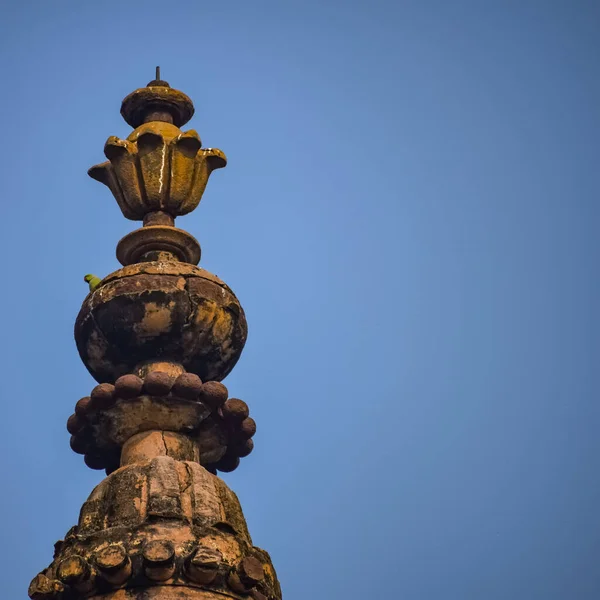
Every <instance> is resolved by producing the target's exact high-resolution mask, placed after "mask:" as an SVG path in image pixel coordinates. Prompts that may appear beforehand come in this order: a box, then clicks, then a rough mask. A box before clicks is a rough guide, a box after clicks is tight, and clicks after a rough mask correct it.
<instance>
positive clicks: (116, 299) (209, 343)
mask: <svg viewBox="0 0 600 600" xmlns="http://www.w3.org/2000/svg"><path fill="white" fill-rule="evenodd" d="M174 264H176V265H178V268H174V266H173V265H174ZM161 271H162V272H161ZM246 336H247V325H246V319H245V316H244V312H243V310H242V307H241V306H240V304H239V302H238V300H237V298H236V297H235V296H234V294H233V292H231V290H230V289H229V288H228V287H227V286H226V285H225V284H224V283H222V282H220V281H219V280H218V278H215V277H214V276H208V275H207V272H206V271H204V270H203V269H199V268H197V267H193V266H192V265H186V264H184V263H168V262H165V263H140V264H138V265H132V266H131V267H126V268H125V269H121V270H120V271H117V272H116V273H113V274H112V275H110V276H108V277H106V278H105V279H104V280H103V282H102V283H101V284H100V286H99V287H98V288H96V290H95V291H94V292H93V293H91V294H90V295H88V297H87V298H86V299H85V301H84V303H83V306H82V308H81V311H80V312H79V315H78V317H77V321H76V325H75V340H76V342H77V348H78V350H79V354H80V356H81V359H82V360H83V362H84V364H85V365H86V367H87V368H88V370H89V371H90V373H91V374H92V376H93V377H94V378H95V379H96V380H97V381H100V382H109V383H112V382H114V381H115V380H116V379H117V378H118V377H120V376H121V375H125V374H127V373H131V372H134V370H135V368H136V366H137V365H138V364H140V363H144V362H147V361H152V360H160V359H161V358H162V357H168V358H169V360H172V361H176V362H178V363H180V364H181V365H183V367H184V368H185V369H186V371H188V372H190V373H194V374H196V375H198V376H199V377H200V379H202V380H203V381H220V380H221V379H223V378H224V377H225V376H226V375H227V374H228V373H229V371H231V369H232V368H233V366H234V365H235V363H236V362H237V360H238V359H239V357H240V354H241V352H242V350H243V347H244V344H245V342H246Z"/></svg>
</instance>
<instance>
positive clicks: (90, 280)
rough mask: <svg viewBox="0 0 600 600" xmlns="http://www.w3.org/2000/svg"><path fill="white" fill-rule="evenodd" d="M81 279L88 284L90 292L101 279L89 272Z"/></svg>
mask: <svg viewBox="0 0 600 600" xmlns="http://www.w3.org/2000/svg"><path fill="white" fill-rule="evenodd" d="M83 280H84V281H85V282H87V283H88V284H89V286H90V292H93V291H94V290H95V289H96V288H97V287H98V286H99V285H100V282H101V281H102V280H101V279H100V277H96V276H95V275H91V274H88V275H86V276H85V277H84V278H83Z"/></svg>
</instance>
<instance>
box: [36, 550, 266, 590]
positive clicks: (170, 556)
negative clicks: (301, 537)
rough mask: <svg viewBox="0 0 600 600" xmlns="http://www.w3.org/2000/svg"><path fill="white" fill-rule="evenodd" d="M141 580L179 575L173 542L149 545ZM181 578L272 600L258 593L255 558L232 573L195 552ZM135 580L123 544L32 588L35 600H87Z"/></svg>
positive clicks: (259, 568)
mask: <svg viewBox="0 0 600 600" xmlns="http://www.w3.org/2000/svg"><path fill="white" fill-rule="evenodd" d="M141 557H142V563H141V568H142V570H143V575H144V576H145V577H146V578H147V579H148V580H150V581H153V582H157V583H159V582H165V581H167V580H169V579H171V578H172V577H173V576H174V575H175V573H176V569H177V563H176V558H177V557H176V552H175V548H174V546H173V544H172V543H171V542H170V541H169V540H153V541H150V542H147V543H146V544H145V545H144V546H143V548H142V551H141ZM183 574H184V576H185V578H187V579H188V580H189V581H190V582H193V583H196V584H199V585H211V584H222V583H225V582H226V583H227V585H228V586H229V587H230V588H231V589H232V590H233V591H235V592H237V593H240V594H249V593H250V594H251V595H252V597H253V598H255V599H256V600H263V599H264V600H268V599H267V597H266V596H265V595H264V594H262V592H260V591H259V590H257V589H255V588H256V586H257V585H259V584H261V582H263V580H264V579H265V573H264V568H263V565H262V564H261V562H260V561H259V560H258V559H256V558H255V557H253V556H246V557H244V558H243V559H242V560H241V561H240V562H239V563H238V564H237V565H235V566H234V567H230V566H228V565H226V564H224V563H223V557H222V555H221V553H220V552H219V551H218V550H214V549H211V548H204V547H197V548H195V549H194V550H193V551H192V553H191V554H189V555H188V556H187V557H185V558H184V560H183ZM132 576H133V567H132V560H131V557H130V556H129V554H128V553H127V551H126V550H125V548H124V547H123V546H122V545H121V544H110V545H108V546H104V547H103V548H101V549H99V550H98V551H96V552H95V553H94V554H93V556H92V558H91V560H90V561H88V560H86V559H85V558H83V557H82V556H79V555H72V556H69V557H67V558H64V559H63V560H61V561H60V562H59V563H58V565H57V567H56V572H55V578H51V577H48V576H47V575H45V574H42V573H40V574H39V575H37V576H36V577H35V578H34V579H33V581H32V582H31V584H30V586H29V597H30V598H31V599H32V600H50V599H56V600H58V599H60V598H62V596H63V595H64V593H65V592H66V591H75V592H78V593H80V594H86V595H87V594H89V593H91V592H92V591H94V590H95V589H96V588H97V587H98V586H99V584H101V587H106V586H107V585H108V586H109V587H123V586H124V585H125V584H126V583H127V581H128V580H129V579H131V577H132Z"/></svg>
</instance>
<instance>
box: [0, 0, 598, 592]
mask: <svg viewBox="0 0 600 600" xmlns="http://www.w3.org/2000/svg"><path fill="white" fill-rule="evenodd" d="M599 28H600V4H599V3H598V2H595V1H593V0H590V1H583V0H579V1H571V2H568V1H566V0H564V1H555V0H545V1H535V0H520V1H518V2H517V1H510V0H506V1H491V0H489V1H486V0H479V1H475V0H471V1H469V0H455V1H453V2H449V1H447V0H419V1H417V0H410V1H404V0H398V1H396V2H392V1H389V2H383V1H375V0H373V1H371V2H358V1H349V2H341V1H339V0H321V2H317V1H313V0H307V1H305V2H281V1H279V2H275V1H264V2H261V1H260V0H258V1H255V2H251V3H250V2H240V1H230V2H227V3H215V2H192V1H182V0H173V1H171V2H169V3H165V2H157V1H155V0H146V1H145V2H141V1H130V2H116V1H112V0H111V1H104V2H102V3H92V2H67V1H56V2H42V1H37V2H36V1H33V2H22V3H17V2H13V3H9V4H7V6H5V7H4V8H3V14H2V20H1V22H0V58H1V59H2V60H1V64H2V75H1V78H2V82H3V86H2V93H1V94H0V114H2V116H3V131H4V134H3V139H4V143H3V144H2V145H1V146H0V170H1V174H2V198H3V201H2V205H1V206H2V219H0V240H1V242H0V243H1V245H2V256H3V257H4V260H3V282H4V283H3V287H2V289H3V293H2V294H1V295H0V308H1V314H2V315H3V321H2V327H3V331H2V334H3V335H2V337H3V339H4V344H3V345H2V349H1V353H2V362H1V363H0V364H2V368H3V374H2V375H1V377H0V394H1V397H2V410H3V414H4V417H3V418H2V419H1V420H0V440H1V442H0V445H1V447H0V450H1V451H2V459H1V467H2V477H3V481H4V491H3V492H2V494H1V495H0V510H1V514H2V515H3V519H2V525H1V527H2V538H3V539H4V543H3V544H2V549H0V561H1V564H2V565H3V570H4V572H5V583H4V584H3V585H4V590H5V591H4V595H5V596H6V597H7V598H9V597H10V598H25V597H26V590H27V586H28V584H29V581H30V580H31V578H32V577H33V576H34V575H35V574H36V573H38V572H39V571H40V570H41V569H42V568H44V567H46V566H47V564H48V563H49V562H50V560H51V557H52V548H53V543H54V542H55V541H56V540H57V539H59V538H61V537H62V536H63V535H64V534H65V533H66V531H67V530H68V529H69V528H70V527H71V526H72V525H73V524H75V522H76V520H77V516H78V511H79V508H80V506H81V504H82V503H83V501H84V500H85V499H86V497H87V495H88V494H89V493H90V491H91V490H92V488H93V486H94V485H96V483H97V482H98V481H99V480H100V477H101V475H100V474H99V473H98V472H93V471H90V470H89V469H87V468H86V467H84V465H83V462H82V460H81V457H79V456H76V455H75V454H73V453H72V452H71V451H70V449H69V444H68V434H67V432H66V430H65V422H66V419H67V417H68V416H69V414H70V413H71V412H72V409H73V406H74V404H75V402H76V401H77V399H78V398H80V397H81V396H83V395H86V394H87V393H89V390H90V389H91V388H92V386H93V385H94V382H93V381H92V379H91V377H90V376H89V375H88V373H87V372H86V370H85V368H84V367H83V365H82V364H81V362H80V361H79V358H78V355H77V351H76V348H75V344H74V341H73V333H72V328H73V323H74V320H75V317H76V315H77V312H78V310H79V307H80V305H81V302H82V300H83V298H84V297H85V295H86V286H85V284H84V282H83V281H82V277H83V275H84V274H85V273H87V272H90V271H91V272H93V273H96V274H98V275H101V276H104V275H106V274H108V273H109V272H111V271H114V270H116V269H117V268H118V263H117V261H116V259H115V247H116V244H117V242H118V240H119V239H120V238H121V237H122V236H123V235H125V234H126V233H127V232H129V231H131V230H132V229H134V228H135V226H136V224H135V223H133V222H130V221H126V220H125V219H124V218H123V217H122V216H121V214H120V212H119V210H118V208H117V205H116V202H115V201H114V200H113V199H112V197H111V195H110V194H109V192H108V190H107V189H106V188H104V186H102V185H100V184H98V183H97V182H95V181H93V180H91V179H90V178H88V176H87V175H86V171H87V169H88V167H90V166H91V165H93V164H96V163H98V162H100V161H102V160H103V153H102V148H103V145H104V142H105V140H106V138H107V137H108V136H109V135H118V136H120V137H125V136H126V135H127V134H128V132H129V131H130V129H129V127H128V126H127V125H126V124H125V122H124V121H123V120H122V119H121V117H120V115H119V107H120V102H121V100H122V98H123V97H124V96H125V95H127V94H128V93H129V92H131V91H132V90H133V89H135V88H137V87H141V86H143V85H145V84H146V83H147V82H148V81H149V80H150V79H152V78H153V74H154V67H155V65H157V64H159V65H161V67H162V75H163V78H165V79H166V80H167V81H169V82H170V83H171V85H172V86H174V87H176V88H179V89H181V90H183V91H185V92H186V93H187V94H189V95H190V96H191V98H192V99H193V101H194V103H195V106H196V116H195V118H194V119H193V120H192V122H191V123H190V125H189V126H190V127H193V128H194V129H196V130H198V132H199V133H200V135H201V137H202V139H203V141H204V143H205V144H206V145H207V146H213V147H218V148H221V149H222V150H223V151H224V152H225V153H226V154H227V156H228V159H229V165H228V166H227V168H226V169H224V170H222V171H218V172H216V173H215V174H214V175H213V177H212V178H211V181H210V182H209V185H208V188H207V191H206V193H205V196H204V199H203V201H202V204H201V205H200V207H199V208H198V209H197V210H196V211H195V212H194V213H193V214H191V215H189V216H187V217H185V218H182V219H180V220H179V221H178V223H179V224H180V225H181V226H182V227H184V228H186V229H188V230H189V231H190V232H191V233H193V234H194V235H195V236H196V237H198V239H199V240H200V243H201V244H202V248H203V259H202V263H201V265H202V266H203V267H205V268H206V269H208V270H210V271H212V272H214V273H216V274H217V275H219V276H220V277H221V278H223V279H224V280H225V281H227V283H228V284H229V285H230V286H231V287H232V288H233V290H234V291H235V292H236V294H237V295H238V297H239V299H240V301H241V302H242V305H243V306H244V308H245V310H246V315H247V318H248V321H249V338H248V343H247V345H246V349H245V351H244V354H243V355H242V358H241V360H240V362H239V363H238V366H237V367H236V368H235V370H234V371H233V373H232V374H231V375H230V376H229V377H228V378H227V380H226V384H227V385H228V387H229V389H230V391H231V393H232V395H235V396H238V397H241V398H243V399H245V400H246V401H247V402H248V404H249V405H250V408H251V412H252V414H253V416H254V417H255V418H256V420H257V422H258V433H257V436H256V439H255V441H256V450H255V452H254V453H253V454H252V455H251V456H250V457H249V458H247V459H245V460H244V461H243V462H242V466H241V468H240V469H239V470H238V471H236V472H235V473H232V474H230V475H226V476H225V478H226V481H227V483H228V484H229V485H230V486H231V487H232V488H233V489H234V490H235V491H236V492H237V493H238V495H239V497H240V499H241V501H242V504H243V506H244V509H245V513H246V517H247V520H248V523H249V526H250V530H251V533H252V535H253V538H254V542H255V544H257V545H258V546H261V547H264V548H266V549H267V550H268V551H269V552H270V553H271V555H272V558H273V561H274V564H275V567H276V569H277V571H278V574H279V577H280V580H281V583H282V586H283V590H284V594H285V598H286V600H301V599H302V600H304V599H306V598H314V599H329V598H340V599H341V598H344V599H347V600H353V599H356V600H358V599H361V600H362V599H364V598H370V599H373V600H379V599H381V600H383V599H386V600H387V599H395V598H398V599H400V598H402V599H403V600H442V599H443V600H471V599H472V600H506V599H507V598H511V599H513V600H538V599H539V600H542V599H543V600H565V599H567V598H569V599H574V600H588V599H589V600H591V599H595V598H597V597H598V595H599V594H600V569H598V559H599V557H600V519H599V517H598V506H600V479H599V477H600V475H599V473H600V436H599V435H598V431H599V429H600V405H599V403H598V392H599V389H600V376H599V369H598V366H597V365H598V360H599V359H600V343H599V340H600V320H599V315H598V310H599V309H598V307H599V306H600V290H599V281H598V267H597V263H598V256H599V250H600V248H599V236H598V223H599V218H600V210H599V207H598V206H599V205H598V198H599V194H600V169H599V168H598V150H599V148H598V140H599V139H600V76H599V71H598V65H599V63H600V42H599V41H598V30H599Z"/></svg>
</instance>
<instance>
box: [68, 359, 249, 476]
mask: <svg viewBox="0 0 600 600" xmlns="http://www.w3.org/2000/svg"><path fill="white" fill-rule="evenodd" d="M142 394H147V395H150V396H159V397H160V396H162V397H168V396H175V397H178V398H183V399H185V400H190V401H196V402H202V403H204V404H205V405H206V406H208V407H209V408H210V409H211V411H213V412H214V413H215V415H216V416H218V417H219V418H220V420H221V422H222V426H223V429H224V432H225V435H226V437H227V440H228V443H227V452H226V454H225V456H223V457H222V458H221V459H220V460H219V461H218V462H217V463H215V464H212V465H206V467H207V468H208V469H209V470H211V472H216V470H219V471H223V472H230V471H233V470H234V469H236V468H237V467H238V465H239V463H240V458H243V457H245V456H248V455H249V454H250V453H251V452H252V450H253V449H254V442H253V441H252V439H251V438H252V437H253V436H254V434H255V433H256V422H255V421H254V419H252V418H251V417H250V416H249V409H248V405H247V404H246V403H245V402H244V401H243V400H240V399H238V398H230V399H227V396H228V390H227V388H226V387H225V386H224V385H223V384H222V383H219V382H216V381H208V382H206V383H203V382H202V381H201V380H200V378H199V377H198V376H197V375H195V374H193V373H183V374H181V375H180V376H179V377H177V379H175V380H173V378H172V377H171V376H170V375H169V374H167V373H164V372H162V371H153V372H150V373H148V375H146V377H145V378H144V379H141V378H140V377H138V376H137V375H133V374H129V375H123V376H121V377H119V379H117V381H116V382H115V384H114V385H112V384H109V383H101V384H100V385H97V386H96V387H95V388H94V389H93V390H92V392H91V394H90V396H87V397H85V398H82V399H81V400H79V401H78V402H77V404H76V405H75V413H74V414H72V415H71V416H70V417H69V419H68V420H67V430H68V431H69V433H71V434H72V436H71V442H70V443H71V449H72V450H73V451H74V452H76V453H78V454H83V455H84V460H85V463H86V465H87V466H88V467H90V468H91V469H99V470H100V469H105V468H106V469H107V472H112V471H113V470H115V469H116V468H118V460H119V457H118V454H115V455H114V456H105V455H98V454H97V453H94V452H93V448H90V443H89V437H90V436H89V435H88V434H87V432H86V422H87V417H88V416H89V415H91V414H93V413H96V412H98V411H102V410H107V409H109V408H111V407H112V406H113V405H114V404H115V402H117V400H119V399H124V400H128V399H132V398H136V397H138V396H140V395H142Z"/></svg>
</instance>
